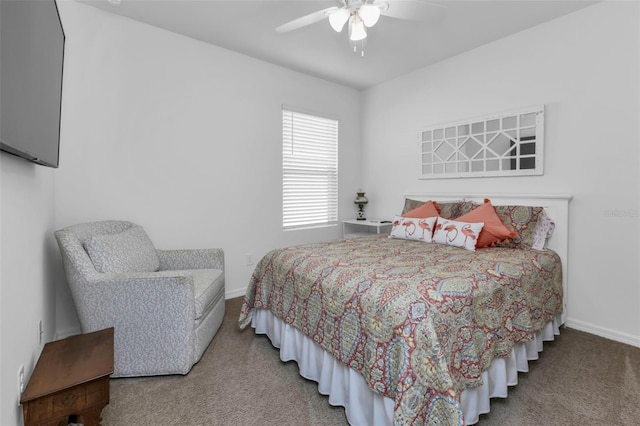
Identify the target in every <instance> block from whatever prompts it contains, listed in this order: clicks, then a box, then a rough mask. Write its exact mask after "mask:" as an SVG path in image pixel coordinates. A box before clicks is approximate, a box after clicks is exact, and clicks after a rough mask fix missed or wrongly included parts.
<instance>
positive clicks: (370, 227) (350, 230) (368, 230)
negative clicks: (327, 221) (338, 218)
mask: <svg viewBox="0 0 640 426" xmlns="http://www.w3.org/2000/svg"><path fill="white" fill-rule="evenodd" d="M391 227H392V224H391V222H385V223H382V222H381V221H380V220H356V219H351V220H343V221H342V237H343V238H355V237H362V236H364V235H371V234H386V233H388V232H390V231H391Z"/></svg>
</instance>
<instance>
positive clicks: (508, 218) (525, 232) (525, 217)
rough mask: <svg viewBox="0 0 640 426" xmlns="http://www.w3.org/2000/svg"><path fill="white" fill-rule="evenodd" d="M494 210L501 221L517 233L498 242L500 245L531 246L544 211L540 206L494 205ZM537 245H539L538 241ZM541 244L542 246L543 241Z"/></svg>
mask: <svg viewBox="0 0 640 426" xmlns="http://www.w3.org/2000/svg"><path fill="white" fill-rule="evenodd" d="M495 210H496V213H497V215H498V217H500V219H501V220H502V222H503V223H504V224H505V225H506V226H507V227H508V228H510V229H512V230H514V231H515V232H516V233H517V234H518V235H516V236H515V237H513V238H512V239H511V240H510V241H506V242H504V243H502V244H500V245H501V246H504V247H514V248H523V247H526V248H529V247H533V245H534V241H535V238H536V229H537V228H538V224H539V223H540V221H541V218H542V216H543V212H544V209H543V208H542V207H532V206H495ZM545 242H546V237H545ZM537 245H538V246H539V243H538V244H537ZM542 245H543V247H544V242H543V243H542Z"/></svg>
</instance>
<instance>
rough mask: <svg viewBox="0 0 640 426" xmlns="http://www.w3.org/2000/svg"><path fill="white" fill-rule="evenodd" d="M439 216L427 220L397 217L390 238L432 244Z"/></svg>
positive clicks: (394, 219)
mask: <svg viewBox="0 0 640 426" xmlns="http://www.w3.org/2000/svg"><path fill="white" fill-rule="evenodd" d="M436 219H437V216H433V217H427V218H413V217H402V216H395V217H394V218H393V222H392V224H393V226H392V227H391V233H390V234H389V238H401V239H404V240H416V241H424V242H425V243H430V242H431V241H432V239H431V236H432V234H433V228H434V225H435V223H436Z"/></svg>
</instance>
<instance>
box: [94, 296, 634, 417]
mask: <svg viewBox="0 0 640 426" xmlns="http://www.w3.org/2000/svg"><path fill="white" fill-rule="evenodd" d="M241 300H242V299H241V298H235V299H230V300H227V301H226V315H225V319H224V323H223V325H222V327H221V329H220V331H219V332H218V334H217V335H216V337H215V338H214V339H213V341H212V342H211V345H210V346H209V348H208V349H207V351H206V352H205V354H204V355H203V357H202V359H201V360H200V362H199V363H198V364H196V365H195V366H194V367H193V369H192V370H191V372H190V373H189V374H188V375H186V376H158V377H145V378H134V379H112V380H111V402H110V404H109V405H108V406H107V407H106V408H105V409H104V410H103V412H102V417H103V422H102V424H103V425H105V426H109V425H138V426H145V425H225V426H226V425H232V426H233V425H243V426H244V425H278V426H288V425H291V426H294V425H295V426H299V425H346V424H347V421H346V417H345V415H344V409H343V408H342V407H332V406H331V405H329V403H328V399H327V398H326V397H324V396H322V395H320V394H319V393H318V391H317V384H316V383H315V382H312V381H308V380H305V379H303V378H301V377H300V376H299V375H298V367H297V364H296V363H295V362H288V363H283V362H282V361H280V358H279V356H278V350H277V349H275V348H274V347H273V346H272V345H271V343H270V341H269V340H268V339H267V338H266V337H263V336H256V335H255V334H254V332H253V329H247V330H245V331H240V330H239V329H238V325H237V320H238V315H239V312H240V303H241ZM478 424H479V425H563V426H565V425H582V426H586V425H637V424H640V349H639V348H635V347H632V346H628V345H624V344H621V343H617V342H613V341H610V340H607V339H603V338H600V337H597V336H593V335H590V334H587V333H582V332H579V331H576V330H572V329H567V328H564V329H562V330H561V335H560V336H559V337H557V339H556V340H555V341H554V342H547V343H545V346H544V351H543V352H542V353H541V354H540V359H539V360H538V361H532V362H530V363H529V373H527V374H521V375H520V377H519V384H518V386H516V387H514V388H510V390H509V397H508V398H507V399H493V400H492V403H491V412H490V413H489V414H486V415H483V416H481V418H480V422H479V423H478Z"/></svg>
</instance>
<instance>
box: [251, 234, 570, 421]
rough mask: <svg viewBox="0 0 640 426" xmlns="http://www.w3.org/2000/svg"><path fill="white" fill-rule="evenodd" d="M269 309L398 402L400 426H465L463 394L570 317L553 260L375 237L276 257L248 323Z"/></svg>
mask: <svg viewBox="0 0 640 426" xmlns="http://www.w3.org/2000/svg"><path fill="white" fill-rule="evenodd" d="M256 308H258V309H269V310H271V311H272V312H273V313H274V315H276V316H277V317H278V318H280V319H282V320H284V321H285V322H286V323H288V324H290V325H291V326H293V327H295V328H297V329H298V330H300V331H301V332H302V333H304V334H305V335H306V336H308V337H309V338H311V339H313V340H314V341H315V342H316V343H317V344H318V345H320V346H321V347H322V348H323V349H325V350H326V351H328V352H329V353H331V354H332V355H333V356H334V357H335V358H336V359H337V360H339V361H340V362H341V363H343V364H344V365H347V366H349V367H351V368H352V369H354V370H356V371H358V372H360V374H362V376H363V377H364V378H365V379H366V380H367V381H368V384H369V386H370V387H371V389H373V390H374V391H376V392H378V393H380V394H382V395H384V396H387V397H389V398H391V399H393V400H394V401H395V408H394V424H396V425H426V424H436V423H437V424H443V425H449V424H452V425H461V424H463V423H464V419H463V417H462V411H461V409H460V404H459V397H460V393H461V392H462V391H463V390H464V389H465V388H469V387H475V386H478V385H480V384H481V373H482V371H483V370H485V369H486V368H487V367H488V366H489V364H490V363H491V361H492V360H493V359H494V358H495V357H505V356H508V355H509V354H510V352H511V349H512V348H513V346H514V345H515V344H516V343H519V342H522V341H525V340H530V339H531V338H532V337H533V335H534V333H535V332H536V331H538V330H540V329H541V328H542V327H543V326H544V324H545V323H546V322H548V321H549V320H551V319H552V318H553V317H554V316H556V315H557V314H560V313H561V312H562V268H561V264H560V259H559V257H558V255H557V254H556V253H554V252H553V251H551V250H545V251H536V250H531V249H513V248H501V247H495V248H490V249H480V250H477V251H476V252H470V251H468V250H463V249H461V248H457V247H450V246H445V245H440V244H429V243H423V242H417V241H407V240H398V239H389V238H387V237H385V236H379V235H376V236H371V237H363V238H353V239H346V240H341V241H337V242H326V243H315V244H308V245H302V246H294V247H289V248H284V249H276V250H273V251H271V252H270V253H268V254H267V255H266V256H264V258H263V259H262V260H261V261H260V262H259V264H258V265H257V267H256V269H255V271H254V273H253V276H252V277H251V281H250V283H249V287H248V289H247V294H246V296H245V298H244V301H243V305H242V310H241V313H240V319H239V324H240V327H242V328H244V327H246V326H247V325H249V324H250V322H251V316H252V312H253V310H254V309H256Z"/></svg>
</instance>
